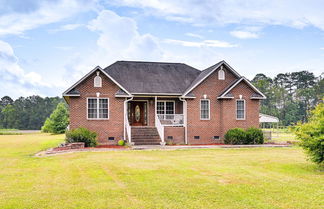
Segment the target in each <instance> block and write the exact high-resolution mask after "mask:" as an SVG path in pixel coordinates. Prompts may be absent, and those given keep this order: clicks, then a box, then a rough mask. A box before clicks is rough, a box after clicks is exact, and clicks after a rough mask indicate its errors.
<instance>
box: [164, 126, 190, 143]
mask: <svg viewBox="0 0 324 209" xmlns="http://www.w3.org/2000/svg"><path fill="white" fill-rule="evenodd" d="M184 134H185V129H184V127H164V140H165V142H166V143H170V144H184V143H185V140H184V138H185V135H184ZM168 136H173V139H172V140H169V139H168Z"/></svg>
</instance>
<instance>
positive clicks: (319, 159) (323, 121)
mask: <svg viewBox="0 0 324 209" xmlns="http://www.w3.org/2000/svg"><path fill="white" fill-rule="evenodd" d="M323 101H324V98H323V99H322V102H323ZM295 134H296V136H297V138H298V139H300V140H301V147H302V148H303V149H304V150H306V152H307V154H308V155H309V159H310V160H311V161H313V162H315V163H317V164H319V165H320V166H322V167H323V166H324V103H320V104H318V105H317V106H316V108H315V109H314V110H313V111H312V113H311V116H310V118H309V120H308V122H307V123H304V124H301V123H299V124H298V125H297V126H296V131H295Z"/></svg>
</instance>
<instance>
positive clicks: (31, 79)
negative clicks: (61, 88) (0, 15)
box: [0, 40, 57, 98]
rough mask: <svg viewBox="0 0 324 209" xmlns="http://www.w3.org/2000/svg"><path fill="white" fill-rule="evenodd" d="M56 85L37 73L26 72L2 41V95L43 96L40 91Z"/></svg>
mask: <svg viewBox="0 0 324 209" xmlns="http://www.w3.org/2000/svg"><path fill="white" fill-rule="evenodd" d="M52 86H55V87H56V86H57V85H55V84H50V83H48V82H45V81H44V80H43V78H42V76H41V75H40V74H38V73H36V72H26V71H25V70H24V69H23V68H22V67H21V66H20V65H19V60H18V58H17V57H16V56H15V54H14V50H13V49H12V47H11V46H10V44H8V43H7V42H4V41H1V40H0V88H1V89H2V91H1V93H0V95H1V96H3V95H2V93H5V94H7V95H10V96H12V97H14V98H16V97H19V96H30V95H32V94H41V91H40V89H44V88H45V89H47V88H50V87H52Z"/></svg>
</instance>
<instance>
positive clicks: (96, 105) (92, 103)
mask: <svg viewBox="0 0 324 209" xmlns="http://www.w3.org/2000/svg"><path fill="white" fill-rule="evenodd" d="M108 102H109V100H108V99H107V98H88V119H108V118H109V114H108V110H109V104H108Z"/></svg>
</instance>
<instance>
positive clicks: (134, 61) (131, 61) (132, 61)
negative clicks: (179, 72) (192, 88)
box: [115, 60, 193, 68]
mask: <svg viewBox="0 0 324 209" xmlns="http://www.w3.org/2000/svg"><path fill="white" fill-rule="evenodd" d="M118 62H128V63H154V64H182V65H187V64H186V63H183V62H154V61H141V60H118V61H116V62H115V63H118ZM188 66H190V65H188ZM190 67H191V66H190ZM192 68H193V67H192Z"/></svg>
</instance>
